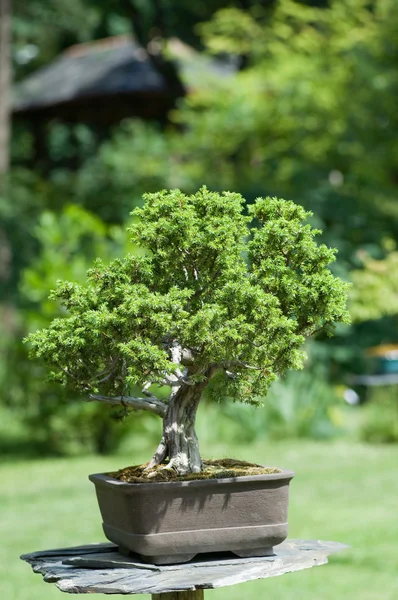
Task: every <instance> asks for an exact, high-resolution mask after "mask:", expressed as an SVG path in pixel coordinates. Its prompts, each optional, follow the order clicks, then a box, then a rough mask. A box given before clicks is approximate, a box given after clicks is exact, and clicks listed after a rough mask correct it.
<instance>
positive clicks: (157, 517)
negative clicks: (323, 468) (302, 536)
mask: <svg viewBox="0 0 398 600" xmlns="http://www.w3.org/2000/svg"><path fill="white" fill-rule="evenodd" d="M293 476H294V473H293V472H291V471H281V472H280V473H273V474H269V475H251V476H245V477H234V478H228V479H207V480H203V479H202V480H192V481H181V482H174V481H173V482H159V483H125V482H123V481H118V480H116V479H113V478H112V477H109V476H108V475H105V474H95V475H90V476H89V479H90V480H91V481H92V482H93V483H94V485H95V488H96V492H97V498H98V503H99V507H100V511H101V515H102V520H103V529H104V533H105V535H106V537H107V538H108V539H109V540H110V541H111V542H114V543H115V544H117V545H118V546H119V550H120V552H122V553H124V554H125V553H129V552H134V553H137V554H139V555H140V557H141V559H142V560H144V561H145V562H151V563H154V564H171V563H178V562H186V561H189V560H191V559H192V558H193V557H194V556H195V555H196V554H199V553H203V552H222V551H230V552H233V553H235V554H237V555H238V556H240V557H247V556H269V555H272V554H273V547H274V546H276V545H277V544H280V543H281V542H283V540H285V539H286V537H287V512H288V496H289V483H290V480H291V479H292V478H293Z"/></svg>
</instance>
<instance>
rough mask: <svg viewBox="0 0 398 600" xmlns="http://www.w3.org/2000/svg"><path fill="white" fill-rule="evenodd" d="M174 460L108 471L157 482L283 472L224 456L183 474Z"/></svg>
mask: <svg viewBox="0 0 398 600" xmlns="http://www.w3.org/2000/svg"><path fill="white" fill-rule="evenodd" d="M172 462H173V461H170V462H168V463H164V464H160V465H156V466H154V467H150V466H149V463H146V464H144V465H137V466H132V467H126V468H125V469H121V470H120V471H117V472H115V473H108V475H109V476H110V477H114V478H115V479H118V480H119V481H125V482H127V483H150V482H154V483H156V482H161V481H192V480H195V479H225V478H227V477H242V476H245V475H269V474H272V473H280V472H281V469H277V468H276V467H264V466H262V465H257V464H254V463H248V462H245V461H240V460H235V459H233V458H223V459H220V460H205V461H203V468H202V470H201V471H200V472H195V473H192V472H187V473H185V474H181V473H178V472H177V470H176V468H175V466H173V465H172Z"/></svg>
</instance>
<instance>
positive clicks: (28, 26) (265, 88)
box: [0, 0, 398, 600]
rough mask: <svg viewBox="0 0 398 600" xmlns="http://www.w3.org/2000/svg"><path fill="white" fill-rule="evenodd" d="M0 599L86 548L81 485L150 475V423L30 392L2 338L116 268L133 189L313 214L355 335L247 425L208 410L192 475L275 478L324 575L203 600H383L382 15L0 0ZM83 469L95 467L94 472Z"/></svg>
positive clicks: (396, 428)
mask: <svg viewBox="0 0 398 600" xmlns="http://www.w3.org/2000/svg"><path fill="white" fill-rule="evenodd" d="M0 48H1V51H0V72H1V77H0V322H1V330H0V333H1V335H0V452H1V464H0V478H1V479H0V482H1V483H0V506H1V515H2V518H1V521H0V535H1V539H2V545H1V550H0V554H1V561H0V564H1V568H2V569H3V570H4V572H3V573H2V574H1V577H0V594H1V596H0V597H1V598H4V599H5V600H25V599H26V600H27V599H28V598H29V600H30V599H31V598H39V597H40V598H43V599H44V598H52V597H56V596H57V595H59V592H58V591H57V590H56V589H55V588H53V587H52V586H46V585H44V584H43V583H42V581H41V580H40V578H39V577H37V576H36V577H34V576H33V575H32V573H31V572H30V571H29V568H28V567H27V565H25V564H23V563H22V562H20V561H19V560H18V556H19V554H21V553H23V552H29V551H33V550H38V549H41V548H49V547H57V546H64V545H74V544H76V545H77V544H84V543H88V542H91V541H101V540H102V539H103V537H102V533H101V531H100V519H99V512H98V509H97V507H96V503H95V497H94V492H93V490H92V489H91V487H92V486H91V484H89V482H88V481H87V475H88V473H90V472H98V471H104V470H110V469H112V470H115V469H118V468H119V467H123V466H126V465H127V464H129V463H130V464H131V463H139V462H142V461H145V460H147V459H148V458H149V457H150V456H151V454H152V452H153V449H154V447H155V445H156V443H157V439H158V436H159V430H158V427H159V423H157V422H156V421H155V420H154V419H152V418H151V416H150V415H149V416H147V415H141V414H135V415H133V416H131V417H130V418H128V419H125V420H123V419H121V418H120V415H119V414H118V412H117V411H113V412H112V411H111V409H109V408H108V407H104V406H96V405H95V404H93V403H90V404H85V403H84V402H82V401H81V399H80V398H77V397H74V396H71V395H70V394H66V393H65V392H63V391H62V390H60V389H58V388H57V387H56V386H54V384H50V383H48V382H46V378H45V377H46V374H45V372H44V371H43V369H42V368H41V367H40V366H39V365H38V364H36V363H33V362H31V361H29V360H28V358H27V348H26V347H25V346H24V345H23V344H22V338H23V337H24V336H25V335H26V334H27V333H29V332H30V331H33V330H35V329H37V328H38V327H41V326H45V325H46V324H47V323H48V322H49V321H50V320H51V319H52V318H53V317H54V316H57V315H59V314H62V313H61V308H60V307H59V306H57V305H56V304H54V303H51V302H49V301H48V294H49V292H50V290H51V289H52V288H53V287H54V285H55V282H56V280H58V279H68V280H73V281H82V279H83V278H84V276H85V272H86V269H88V268H89V267H90V265H91V263H92V260H93V259H94V258H95V257H96V256H101V257H102V258H103V259H104V260H111V259H112V258H114V257H115V256H119V255H122V254H124V253H126V252H134V251H135V248H134V247H133V246H132V244H131V243H130V241H129V239H128V236H127V235H126V233H125V230H126V226H127V225H128V223H129V220H130V218H131V217H130V212H131V210H133V208H134V207H135V206H137V205H139V204H140V203H141V197H142V193H143V192H145V191H156V190H158V189H162V188H174V187H179V188H181V189H182V190H183V191H184V192H187V193H190V192H193V191H196V190H197V189H198V188H199V187H200V186H201V185H202V184H205V185H207V186H208V187H209V188H210V189H214V190H218V191H220V190H223V189H229V190H234V191H239V192H241V193H242V194H243V195H244V197H245V198H246V199H247V201H248V203H250V202H251V201H253V199H254V198H256V197H257V196H265V195H271V196H274V195H275V196H279V197H284V198H286V199H291V200H294V201H296V202H298V203H301V204H303V205H304V206H305V207H306V208H307V209H309V210H312V211H313V213H314V216H313V218H312V221H313V224H314V225H315V226H317V227H319V228H320V229H322V231H323V234H322V239H323V241H325V242H326V243H327V244H329V245H331V246H334V247H336V248H338V250H339V254H338V260H337V262H336V263H335V264H334V265H333V269H334V271H335V272H336V274H338V275H340V276H341V277H343V278H344V279H346V280H348V281H350V282H351V283H352V284H353V285H352V291H351V293H350V298H349V303H350V311H351V314H352V320H353V322H352V325H351V326H350V327H348V326H341V327H339V328H338V330H337V332H336V336H335V337H334V338H333V339H330V340H329V339H328V340H326V339H323V338H318V339H315V340H313V341H311V342H310V343H309V344H308V346H307V351H308V361H307V365H306V369H305V370H304V371H303V372H300V373H292V374H289V376H288V377H286V378H285V379H284V380H283V381H280V382H277V383H276V384H275V385H274V386H273V388H272V389H271V392H270V394H269V396H268V397H267V398H265V399H264V407H263V408H261V409H258V410H255V409H253V408H251V407H248V406H238V405H235V404H229V403H228V402H227V401H222V402H221V403H219V404H213V403H211V401H210V398H207V399H206V398H205V399H204V401H203V403H202V405H201V408H200V411H199V412H200V414H199V424H198V430H199V436H200V440H201V446H202V454H203V455H204V456H213V457H216V456H219V457H220V456H233V457H236V458H242V459H246V460H251V461H256V462H259V461H260V462H264V463H267V464H272V465H277V466H284V467H287V468H292V469H294V470H295V471H296V478H295V480H294V481H293V483H292V488H291V492H292V495H291V498H292V499H291V510H290V524H291V525H290V533H291V536H292V537H300V538H308V539H315V538H320V539H325V540H326V539H330V540H335V541H341V542H344V543H347V544H349V545H350V546H351V548H350V549H349V550H347V551H346V552H344V553H341V554H339V555H337V556H335V557H332V559H331V564H330V565H329V566H328V567H322V568H319V569H318V568H317V569H312V570H311V571H304V572H302V573H296V574H291V575H286V576H284V577H283V578H275V579H272V580H271V579H270V580H267V581H261V582H255V583H250V584H244V585H245V587H243V586H235V587H233V588H226V589H224V590H218V591H212V592H207V595H208V596H209V597H213V598H227V597H229V598H235V597H236V598H237V597H238V595H239V597H240V596H241V595H242V594H246V597H248V598H251V597H252V598H257V597H262V596H265V595H266V594H268V595H270V596H272V597H274V598H281V599H282V598H284V599H286V598H295V597H299V598H301V597H303V598H304V597H305V598H309V599H311V598H313V599H315V598H335V597H337V596H338V595H339V594H340V593H344V594H345V595H346V597H347V598H352V599H354V598H355V599H356V598H361V600H362V599H364V600H367V599H369V600H370V599H379V598H383V599H386V600H388V599H390V598H391V599H393V598H397V597H398V582H397V578H396V572H397V567H398V550H397V545H396V539H397V534H398V525H397V519H396V503H397V496H398V478H397V471H398V446H397V443H398V394H397V385H398V319H397V316H398V250H397V242H398V111H397V101H396V99H397V97H398V12H397V10H396V2H395V0H295V1H294V0H268V1H267V0H262V1H260V0H230V1H227V0H208V1H207V2H190V1H188V0H164V1H163V2H157V1H156V0H153V1H148V0H125V1H124V2H116V1H113V0H107V1H106V2H105V1H101V0H69V1H68V2H67V1H66V0H31V1H30V2H26V1H25V0H14V2H13V3H12V9H11V5H10V2H9V0H0ZM99 455H102V456H99Z"/></svg>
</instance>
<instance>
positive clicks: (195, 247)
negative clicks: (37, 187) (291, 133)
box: [28, 187, 348, 403]
mask: <svg viewBox="0 0 398 600" xmlns="http://www.w3.org/2000/svg"><path fill="white" fill-rule="evenodd" d="M145 200H146V204H145V205H144V207H143V208H142V209H136V210H135V211H134V213H133V214H134V216H135V217H138V218H140V222H139V223H137V224H135V225H133V226H132V227H131V228H130V233H131V234H132V240H133V242H134V243H136V244H138V245H140V246H141V247H142V249H143V250H145V254H144V255H142V256H134V255H131V254H130V255H127V256H126V257H125V258H123V259H116V260H114V261H112V262H111V263H110V264H109V265H106V264H104V263H103V262H102V261H100V260H97V261H96V263H95V265H94V267H93V268H92V269H91V270H90V271H89V272H88V277H87V283H86V284H85V285H78V284H75V283H69V282H60V283H59V284H58V287H57V289H56V291H55V292H54V293H53V296H52V297H53V299H57V300H60V301H61V303H62V304H63V306H64V307H65V309H66V310H67V311H68V316H66V317H64V318H58V319H55V320H53V322H52V323H51V324H50V326H49V327H48V328H47V329H43V330H40V331H38V332H36V333H34V334H32V335H30V336H29V338H28V339H29V342H30V344H31V347H32V355H33V356H36V357H37V358H40V359H41V360H42V361H44V362H45V363H47V364H48V365H50V366H51V367H52V369H53V371H52V377H53V379H54V380H56V381H60V382H62V383H63V384H65V385H69V386H71V387H72V388H73V389H76V390H79V391H82V392H86V393H98V392H99V391H100V392H105V393H106V394H114V395H123V394H124V395H127V393H128V390H129V389H130V388H131V387H132V386H135V385H138V384H140V385H144V384H145V383H147V382H148V381H150V382H152V383H157V384H160V385H161V384H162V383H163V382H164V376H165V375H164V374H165V373H173V372H175V371H176V368H177V365H176V364H175V363H173V362H172V360H171V354H170V349H171V347H172V346H173V345H174V344H175V343H178V344H179V345H180V346H181V347H182V348H185V349H187V350H189V351H190V352H191V353H192V355H193V360H194V364H195V367H196V370H197V378H198V379H200V377H201V376H202V374H203V373H204V372H205V371H206V369H207V368H208V367H209V366H210V365H215V366H216V367H217V369H218V370H222V371H223V372H224V375H225V377H224V389H225V392H224V393H226V394H227V395H228V394H230V395H232V396H233V397H234V398H237V399H240V400H243V401H247V402H250V403H256V402H258V401H259V398H260V397H262V396H263V395H264V394H266V392H267V390H268V387H269V385H270V383H271V382H272V381H274V380H275V379H276V378H277V377H278V376H280V375H283V374H284V373H285V372H286V371H287V370H288V369H292V368H293V369H294V368H296V369H297V368H301V367H302V361H303V356H304V353H303V351H302V344H303V342H304V339H305V338H306V337H308V336H311V335H312V334H314V333H315V332H317V331H324V332H325V333H327V334H330V333H331V332H332V330H333V327H334V324H335V323H336V322H339V321H342V322H347V321H348V313H347V311H346V308H345V303H346V289H347V285H346V284H345V283H343V282H342V281H341V280H340V279H338V278H336V277H334V276H333V275H332V274H331V272H330V271H329V269H328V265H329V263H330V262H332V261H333V260H334V252H333V251H332V250H330V249H328V248H326V247H325V246H324V245H320V246H317V244H316V243H315V240H314V237H315V236H316V235H317V234H318V233H319V232H318V231H317V230H313V229H312V228H311V227H310V226H309V225H307V224H305V220H306V218H307V217H308V216H309V215H308V213H306V212H305V211H304V210H303V209H302V208H301V207H299V206H297V205H295V204H294V203H293V202H286V201H285V200H277V199H275V198H274V199H271V198H267V199H261V198H259V199H258V200H257V201H256V203H255V204H254V206H253V207H251V214H252V216H253V217H255V219H256V221H255V227H251V228H250V225H249V224H250V222H251V221H252V217H248V216H244V214H243V203H244V200H243V198H242V197H241V196H240V195H239V194H235V193H230V192H223V193H222V194H218V193H215V192H210V191H208V190H207V189H206V188H205V187H203V188H201V189H200V190H199V192H197V193H196V194H195V195H192V196H186V195H184V194H183V193H182V192H180V191H179V190H173V191H171V192H166V191H162V192H158V193H155V194H147V195H146V197H145ZM249 236H251V239H250V240H248V238H249ZM245 255H246V258H245ZM215 332H216V334H215Z"/></svg>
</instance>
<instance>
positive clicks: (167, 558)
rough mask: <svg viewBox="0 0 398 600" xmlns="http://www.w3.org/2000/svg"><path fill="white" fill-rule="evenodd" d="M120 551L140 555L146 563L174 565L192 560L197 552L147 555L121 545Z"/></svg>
mask: <svg viewBox="0 0 398 600" xmlns="http://www.w3.org/2000/svg"><path fill="white" fill-rule="evenodd" d="M119 553H120V554H122V555H123V556H139V558H140V560H142V562H144V563H148V564H151V565H173V564H178V563H186V562H189V561H190V560H192V559H193V558H194V557H195V556H196V553H195V554H165V555H153V556H147V555H145V554H138V553H136V552H132V550H129V549H128V548H126V547H125V546H120V545H119Z"/></svg>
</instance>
